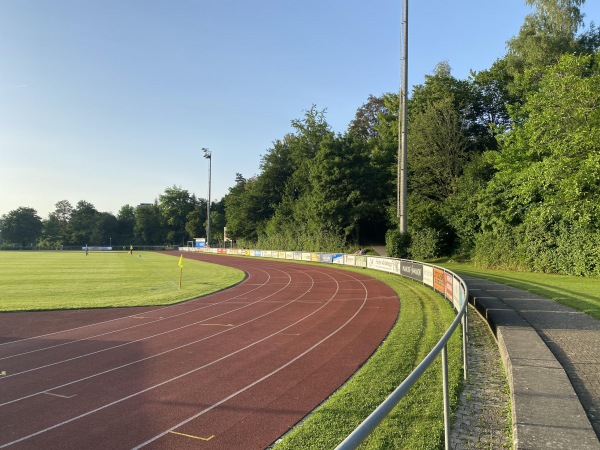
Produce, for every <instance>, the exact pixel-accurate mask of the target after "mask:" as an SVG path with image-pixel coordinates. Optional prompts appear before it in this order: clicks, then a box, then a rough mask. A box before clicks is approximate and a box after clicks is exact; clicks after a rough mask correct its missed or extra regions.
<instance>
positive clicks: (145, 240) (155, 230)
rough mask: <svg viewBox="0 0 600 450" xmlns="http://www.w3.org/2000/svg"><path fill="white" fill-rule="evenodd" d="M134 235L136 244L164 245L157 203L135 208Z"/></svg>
mask: <svg viewBox="0 0 600 450" xmlns="http://www.w3.org/2000/svg"><path fill="white" fill-rule="evenodd" d="M133 231H134V234H135V238H136V243H140V244H144V245H161V244H164V243H165V233H164V232H163V227H162V220H161V211H160V208H159V207H158V202H154V203H153V204H151V205H138V206H136V208H135V226H134V229H133Z"/></svg>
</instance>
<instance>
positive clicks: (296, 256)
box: [294, 252, 302, 261]
mask: <svg viewBox="0 0 600 450" xmlns="http://www.w3.org/2000/svg"><path fill="white" fill-rule="evenodd" d="M301 260H302V252H294V261H301Z"/></svg>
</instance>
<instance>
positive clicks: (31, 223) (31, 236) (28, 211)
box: [0, 206, 42, 248]
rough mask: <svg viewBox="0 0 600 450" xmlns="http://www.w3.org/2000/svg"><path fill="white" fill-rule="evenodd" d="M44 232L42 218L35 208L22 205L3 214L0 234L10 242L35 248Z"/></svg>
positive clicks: (23, 246) (0, 222)
mask: <svg viewBox="0 0 600 450" xmlns="http://www.w3.org/2000/svg"><path fill="white" fill-rule="evenodd" d="M41 233H42V219H41V218H40V217H39V216H38V215H37V211H36V210H35V209H33V208H28V207H24V206H22V207H20V208H17V209H15V210H13V211H10V212H9V213H8V214H5V215H3V216H2V220H1V221H0V234H1V235H2V239H4V240H5V241H6V242H8V243H12V244H18V245H20V246H21V247H22V248H33V247H34V245H35V243H36V241H37V239H38V238H39V237H40V235H41Z"/></svg>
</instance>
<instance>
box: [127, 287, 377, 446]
mask: <svg viewBox="0 0 600 450" xmlns="http://www.w3.org/2000/svg"><path fill="white" fill-rule="evenodd" d="M357 281H358V280H357ZM359 283H360V281H359ZM361 284H362V283H361ZM363 287H364V285H363ZM367 298H368V290H366V289H365V297H364V299H363V302H362V304H361V306H360V307H359V308H358V309H357V310H356V311H355V313H354V314H353V315H352V317H350V318H349V319H348V320H347V321H346V322H345V323H343V324H342V325H340V326H339V327H338V328H337V329H336V330H334V331H333V332H331V333H330V334H329V335H327V336H325V337H324V338H323V339H321V340H320V341H319V342H317V343H315V344H314V345H313V346H312V347H309V348H308V349H306V350H305V351H304V352H302V353H300V354H299V355H298V356H296V357H295V358H293V359H291V360H290V361H288V362H287V363H285V364H283V365H282V366H280V367H278V368H277V369H275V370H273V371H272V372H270V373H268V374H266V375H264V376H262V377H261V378H259V379H257V380H256V381H254V382H252V383H250V384H248V385H246V386H245V387H243V388H241V389H239V390H238V391H236V392H234V393H233V394H230V395H228V396H227V397H225V398H223V399H222V400H220V401H218V402H217V403H213V404H212V405H211V406H209V407H208V408H205V409H203V410H202V411H199V412H198V413H196V414H194V415H193V416H190V417H188V418H187V419H185V420H183V421H181V422H179V423H178V424H176V425H174V426H172V427H171V428H169V429H168V430H165V431H163V432H162V433H160V434H157V435H156V436H154V437H152V438H151V439H148V440H147V441H145V442H142V443H141V444H139V445H137V446H135V447H133V449H132V450H138V449H140V448H142V447H145V446H146V445H148V444H150V443H152V442H154V441H156V440H157V439H160V438H161V437H163V436H164V435H166V434H169V433H172V432H173V430H175V429H177V428H179V427H181V426H183V425H185V424H187V423H189V422H191V421H192V420H194V419H197V418H198V417H200V416H202V415H204V414H206V413H207V412H210V411H212V410H213V409H215V408H216V407H218V406H220V405H222V404H223V403H225V402H227V401H229V400H231V399H232V398H234V397H237V396H238V395H240V394H241V393H243V392H245V391H247V390H248V389H250V388H252V387H254V386H256V385H257V384H259V383H261V382H263V381H264V380H266V379H268V378H270V377H272V376H273V375H275V374H277V373H279V372H281V371H282V370H283V369H285V368H286V367H288V366H289V365H291V364H293V363H295V362H296V361H298V360H299V359H300V358H302V357H304V356H305V355H307V354H308V353H310V352H312V351H313V350H314V349H315V348H317V347H319V346H320V345H321V344H323V343H324V342H325V341H327V340H328V339H330V338H331V337H332V336H334V335H335V334H337V333H339V332H340V331H341V330H342V329H344V328H345V327H346V326H347V325H348V324H349V323H350V322H351V321H353V320H354V318H355V317H356V316H357V315H358V313H359V312H360V311H361V310H362V309H363V307H364V306H365V303H366V302H367ZM302 320H304V319H302Z"/></svg>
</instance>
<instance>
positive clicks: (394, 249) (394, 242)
mask: <svg viewBox="0 0 600 450" xmlns="http://www.w3.org/2000/svg"><path fill="white" fill-rule="evenodd" d="M410 241H411V239H410V234H409V233H404V234H402V233H400V230H398V229H396V228H392V229H389V230H387V232H386V233H385V252H386V254H387V255H388V256H389V257H391V258H407V257H408V248H409V246H410Z"/></svg>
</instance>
